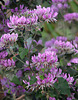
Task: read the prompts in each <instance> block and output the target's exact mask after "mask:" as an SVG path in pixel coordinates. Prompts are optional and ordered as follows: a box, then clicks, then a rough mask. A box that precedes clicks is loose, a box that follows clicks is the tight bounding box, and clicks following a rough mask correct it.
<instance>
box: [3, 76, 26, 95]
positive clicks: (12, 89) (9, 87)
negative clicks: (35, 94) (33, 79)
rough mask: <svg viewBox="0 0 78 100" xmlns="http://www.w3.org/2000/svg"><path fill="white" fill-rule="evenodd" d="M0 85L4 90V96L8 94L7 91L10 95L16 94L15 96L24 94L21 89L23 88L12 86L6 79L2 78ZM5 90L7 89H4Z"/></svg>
mask: <svg viewBox="0 0 78 100" xmlns="http://www.w3.org/2000/svg"><path fill="white" fill-rule="evenodd" d="M1 84H2V86H3V89H4V94H5V95H6V94H7V93H8V90H9V91H10V93H12V94H16V95H17V96H19V95H21V94H23V93H25V91H26V90H25V89H24V88H23V86H21V85H18V86H16V84H14V83H13V82H11V81H10V80H9V79H8V78H6V77H4V78H3V79H1ZM6 88H7V89H6ZM5 89H6V90H5Z"/></svg>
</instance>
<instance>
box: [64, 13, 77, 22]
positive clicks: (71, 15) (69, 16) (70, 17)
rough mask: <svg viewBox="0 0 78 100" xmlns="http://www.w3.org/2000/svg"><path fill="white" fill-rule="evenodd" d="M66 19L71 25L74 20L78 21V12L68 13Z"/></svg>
mask: <svg viewBox="0 0 78 100" xmlns="http://www.w3.org/2000/svg"><path fill="white" fill-rule="evenodd" d="M64 19H65V21H68V22H69V23H71V22H72V21H73V20H75V21H78V13H76V12H74V13H67V14H65V15H64Z"/></svg>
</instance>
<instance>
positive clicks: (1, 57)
mask: <svg viewBox="0 0 78 100" xmlns="http://www.w3.org/2000/svg"><path fill="white" fill-rule="evenodd" d="M7 55H8V52H7V51H2V52H0V59H3V58H5V57H6V56H7Z"/></svg>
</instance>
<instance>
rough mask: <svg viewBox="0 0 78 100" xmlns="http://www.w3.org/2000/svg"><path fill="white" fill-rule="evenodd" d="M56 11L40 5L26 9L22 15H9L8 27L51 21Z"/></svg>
mask: <svg viewBox="0 0 78 100" xmlns="http://www.w3.org/2000/svg"><path fill="white" fill-rule="evenodd" d="M57 14H58V13H57V12H55V11H54V10H53V9H51V8H50V7H47V8H45V7H43V8H42V7H41V6H40V5H39V6H37V8H36V9H34V10H27V11H26V12H25V13H24V14H23V16H21V17H20V16H19V17H18V16H15V15H13V16H10V22H8V23H7V25H8V27H9V28H17V27H19V26H21V27H22V26H24V25H26V26H29V25H34V24H37V23H38V22H42V21H50V20H51V21H53V20H55V17H56V16H57Z"/></svg>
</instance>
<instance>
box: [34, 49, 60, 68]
mask: <svg viewBox="0 0 78 100" xmlns="http://www.w3.org/2000/svg"><path fill="white" fill-rule="evenodd" d="M57 61H58V58H57V55H56V53H55V52H54V51H45V52H44V53H43V54H41V53H38V56H35V55H34V56H32V63H33V64H34V65H35V66H36V69H37V70H40V69H42V68H47V67H50V65H54V64H55V63H56V62H57Z"/></svg>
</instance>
